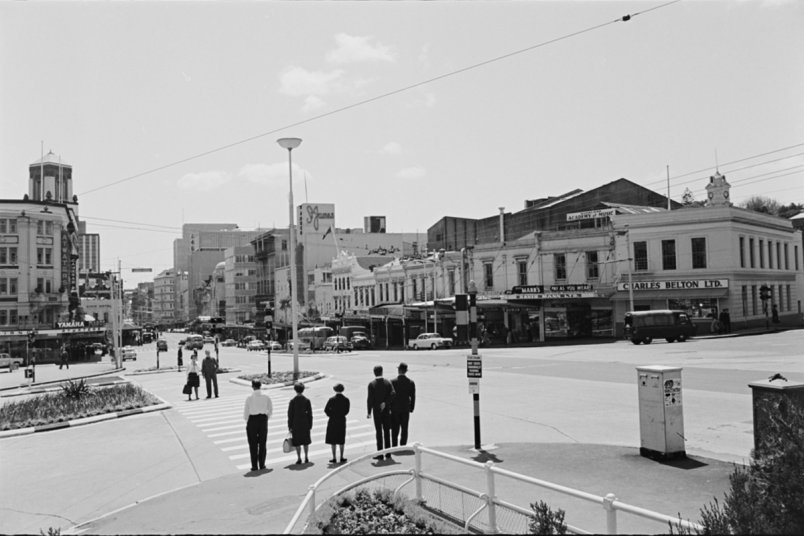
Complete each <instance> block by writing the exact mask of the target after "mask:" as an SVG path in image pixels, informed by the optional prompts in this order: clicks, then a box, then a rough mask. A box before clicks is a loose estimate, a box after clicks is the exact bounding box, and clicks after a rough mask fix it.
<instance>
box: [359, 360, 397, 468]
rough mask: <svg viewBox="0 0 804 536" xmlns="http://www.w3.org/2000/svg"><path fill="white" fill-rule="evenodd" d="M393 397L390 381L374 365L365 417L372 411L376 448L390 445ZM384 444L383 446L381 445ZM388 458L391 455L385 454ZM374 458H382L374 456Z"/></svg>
mask: <svg viewBox="0 0 804 536" xmlns="http://www.w3.org/2000/svg"><path fill="white" fill-rule="evenodd" d="M393 399H394V388H393V386H392V385H391V382H389V381H388V380H386V379H385V378H383V377H382V366H380V365H377V366H376V367H374V379H373V380H371V382H370V383H369V384H368V401H367V405H368V413H367V414H366V418H367V419H368V418H369V417H371V414H372V412H373V413H374V431H375V432H376V434H377V450H383V449H387V448H390V447H391V403H392V401H393ZM383 445H384V446H383ZM385 457H386V458H388V459H390V458H391V455H390V454H386V455H385ZM374 459H375V460H382V456H376V457H375V458H374Z"/></svg>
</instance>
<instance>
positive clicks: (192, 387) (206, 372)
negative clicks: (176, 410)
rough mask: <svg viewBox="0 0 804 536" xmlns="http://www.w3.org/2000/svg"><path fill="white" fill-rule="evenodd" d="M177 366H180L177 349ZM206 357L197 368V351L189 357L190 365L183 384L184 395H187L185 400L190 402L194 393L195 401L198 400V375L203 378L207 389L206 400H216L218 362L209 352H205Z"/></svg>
mask: <svg viewBox="0 0 804 536" xmlns="http://www.w3.org/2000/svg"><path fill="white" fill-rule="evenodd" d="M179 352H180V353H179V364H180V365H181V359H182V358H181V349H179ZM205 353H206V357H204V361H203V362H202V363H201V366H200V367H199V366H198V351H197V350H193V354H192V355H191V356H190V363H189V365H188V366H187V381H186V383H185V384H184V391H183V392H184V394H186V395H187V400H192V399H193V398H192V393H193V392H194V393H195V399H196V400H198V387H199V386H200V385H201V379H200V375H202V376H204V384H205V386H206V388H207V398H212V394H213V393H214V394H215V398H218V360H217V359H215V358H214V357H212V354H211V353H210V351H209V350H206V351H205Z"/></svg>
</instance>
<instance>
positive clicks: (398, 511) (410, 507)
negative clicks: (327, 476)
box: [317, 489, 463, 534]
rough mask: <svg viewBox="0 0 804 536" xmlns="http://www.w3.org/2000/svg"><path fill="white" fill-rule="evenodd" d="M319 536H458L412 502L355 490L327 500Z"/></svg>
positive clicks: (385, 493)
mask: <svg viewBox="0 0 804 536" xmlns="http://www.w3.org/2000/svg"><path fill="white" fill-rule="evenodd" d="M322 514H323V516H322V517H323V518H324V519H323V520H321V521H318V523H317V528H318V529H319V530H320V533H321V534H461V533H463V531H462V530H458V528H457V527H455V526H454V525H452V524H450V523H448V522H446V521H443V520H441V519H438V518H436V517H435V516H433V515H432V514H430V513H429V512H427V511H425V510H424V509H423V508H422V507H421V506H419V505H418V504H417V503H416V502H415V501H413V500H411V499H408V498H405V497H401V496H397V497H394V496H393V493H392V492H391V491H390V490H387V489H379V490H375V491H374V493H373V494H372V493H371V492H370V491H368V490H366V489H359V490H357V492H355V493H354V494H348V495H344V496H340V497H336V498H333V499H330V501H329V502H328V503H327V505H326V506H325V508H324V509H322Z"/></svg>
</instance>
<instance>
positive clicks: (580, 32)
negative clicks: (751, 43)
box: [80, 0, 681, 196]
mask: <svg viewBox="0 0 804 536" xmlns="http://www.w3.org/2000/svg"><path fill="white" fill-rule="evenodd" d="M680 1H681V0H671V1H670V2H666V3H664V4H659V5H657V6H654V7H651V8H647V9H643V10H642V11H637V12H636V13H632V14H628V15H624V16H622V17H619V18H616V19H613V20H609V21H607V22H604V23H601V24H596V25H594V26H589V27H587V28H584V29H582V30H578V31H575V32H571V33H568V34H564V35H562V36H559V37H555V38H553V39H548V40H547V41H542V42H541V43H537V44H535V45H531V46H529V47H525V48H522V49H519V50H515V51H513V52H508V53H506V54H503V55H501V56H496V57H494V58H490V59H487V60H484V61H481V62H479V63H474V64H472V65H468V66H466V67H462V68H460V69H456V70H453V71H449V72H447V73H444V74H440V75H438V76H434V77H432V78H428V79H426V80H422V81H420V82H416V83H413V84H410V85H407V86H403V87H401V88H398V89H394V90H392V91H388V92H386V93H381V94H379V95H375V96H374V97H369V98H367V99H364V100H361V101H357V102H354V103H352V104H348V105H346V106H342V107H340V108H335V109H334V110H330V111H329V112H324V113H321V114H318V115H315V116H313V117H309V118H307V119H302V120H300V121H296V122H294V123H290V124H287V125H284V126H281V127H278V128H275V129H272V130H269V131H267V132H263V133H261V134H255V135H254V136H250V137H248V138H244V139H242V140H238V141H235V142H232V143H228V144H226V145H221V146H219V147H216V148H214V149H209V150H207V151H203V152H200V153H197V154H194V155H191V156H188V157H185V158H182V159H179V160H175V161H173V162H169V163H167V164H164V165H161V166H158V167H155V168H152V169H149V170H146V171H142V172H140V173H137V174H134V175H130V176H128V177H124V178H122V179H118V180H116V181H113V182H110V183H108V184H104V185H103V186H98V187H97V188H92V189H90V190H87V191H85V192H82V193H81V194H80V195H81V196H84V195H88V194H91V193H94V192H98V191H100V190H104V189H106V188H111V187H112V186H116V185H118V184H122V183H124V182H128V181H131V180H134V179H137V178H140V177H143V176H145V175H150V174H152V173H156V172H157V171H162V170H165V169H168V168H171V167H175V166H178V165H179V164H184V163H185V162H189V161H191V160H196V159H198V158H202V157H204V156H208V155H210V154H214V153H218V152H221V151H224V150H226V149H231V148H232V147H236V146H238V145H242V144H244V143H248V142H251V141H254V140H258V139H260V138H264V137H266V136H270V135H272V134H276V133H278V132H282V131H283V130H287V129H289V128H294V127H298V126H301V125H305V124H307V123H312V122H314V121H318V120H319V119H323V118H325V117H329V116H332V115H335V114H338V113H341V112H345V111H347V110H351V109H353V108H357V107H359V106H363V105H366V104H369V103H372V102H376V101H379V100H383V99H386V98H388V97H392V96H394V95H398V94H400V93H404V92H406V91H410V90H411V89H415V88H418V87H421V86H425V85H427V84H432V83H433V82H437V81H439V80H443V79H446V78H450V77H453V76H456V75H459V74H463V73H465V72H468V71H471V70H474V69H478V68H480V67H485V66H486V65H490V64H492V63H496V62H498V61H502V60H504V59H508V58H511V57H513V56H517V55H519V54H524V53H526V52H530V51H532V50H535V49H537V48H541V47H543V46H547V45H551V44H553V43H558V42H559V41H563V40H565V39H571V38H573V37H577V36H579V35H583V34H585V33H589V32H592V31H595V30H599V29H601V28H604V27H606V26H610V25H612V24H616V23H618V22H628V21H629V20H631V19H632V18H634V17H636V16H638V15H643V14H645V13H649V12H651V11H655V10H657V9H661V8H664V7H667V6H670V5H672V4H676V3H678V2H680Z"/></svg>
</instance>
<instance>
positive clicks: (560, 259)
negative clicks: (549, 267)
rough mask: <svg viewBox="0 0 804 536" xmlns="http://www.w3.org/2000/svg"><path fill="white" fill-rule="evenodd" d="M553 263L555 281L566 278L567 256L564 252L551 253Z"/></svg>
mask: <svg viewBox="0 0 804 536" xmlns="http://www.w3.org/2000/svg"><path fill="white" fill-rule="evenodd" d="M553 263H554V264H555V278H556V281H564V280H566V279H567V256H566V255H565V254H564V253H556V254H555V255H553Z"/></svg>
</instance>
